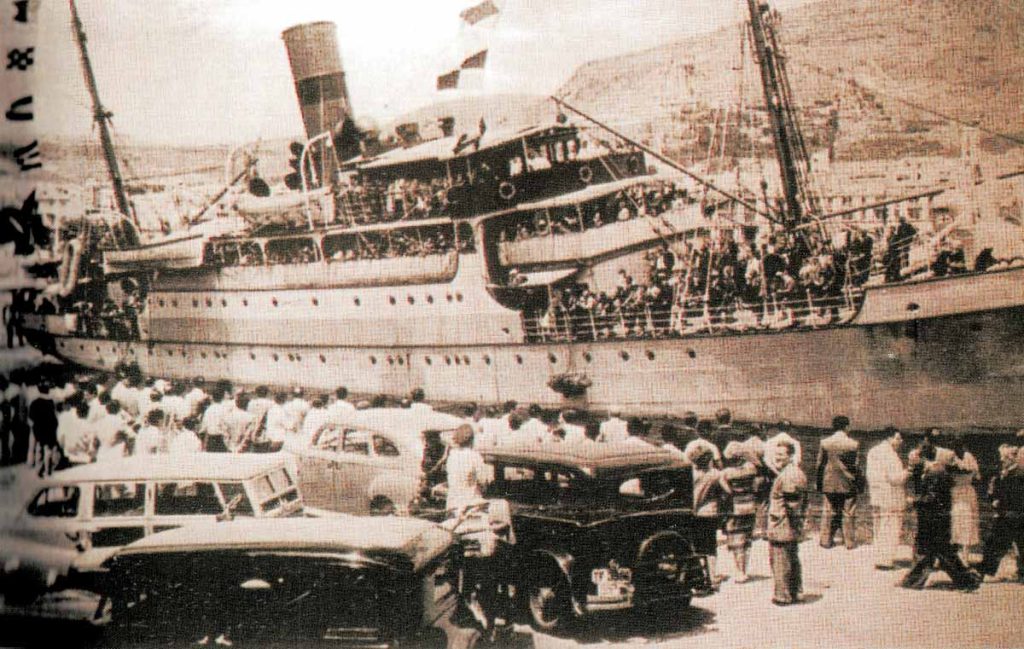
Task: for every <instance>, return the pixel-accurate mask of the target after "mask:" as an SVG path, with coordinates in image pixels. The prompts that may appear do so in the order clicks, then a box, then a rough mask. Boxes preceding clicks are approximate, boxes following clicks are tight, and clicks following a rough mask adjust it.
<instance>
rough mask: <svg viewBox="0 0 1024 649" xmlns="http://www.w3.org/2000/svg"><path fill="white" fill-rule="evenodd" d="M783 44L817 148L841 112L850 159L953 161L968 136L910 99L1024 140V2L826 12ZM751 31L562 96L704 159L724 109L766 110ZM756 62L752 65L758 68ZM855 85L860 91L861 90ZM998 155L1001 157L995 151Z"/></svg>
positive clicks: (677, 47)
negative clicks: (745, 47) (743, 48)
mask: <svg viewBox="0 0 1024 649" xmlns="http://www.w3.org/2000/svg"><path fill="white" fill-rule="evenodd" d="M780 37H781V39H782V41H783V45H784V48H785V50H786V54H787V55H788V58H789V76H790V81H791V84H792V86H793V90H794V94H795V96H796V98H797V102H798V104H799V105H800V107H801V108H802V109H803V110H804V111H805V120H804V121H805V126H806V127H807V130H808V133H809V135H810V139H811V140H812V141H814V142H816V143H819V144H820V143H821V141H822V140H824V139H825V137H826V124H827V122H828V120H829V118H830V116H831V113H832V111H833V109H835V110H836V111H837V117H838V120H839V132H838V141H837V154H838V155H839V156H840V157H841V158H843V157H845V158H879V157H881V158H886V157H889V158H891V157H899V156H902V155H908V154H927V153H931V154H944V153H945V154H953V153H956V151H957V150H958V131H957V129H956V128H951V127H948V126H946V124H945V122H944V121H943V120H941V119H938V118H936V117H934V116H932V115H928V114H925V113H922V112H921V111H917V110H913V109H910V108H907V107H905V106H904V105H901V104H900V103H899V102H897V101H894V100H893V97H898V98H900V99H904V100H907V101H911V102H914V103H916V104H921V105H926V106H928V107H930V108H932V109H934V110H936V111H938V112H940V113H944V114H946V115H953V116H956V117H958V118H960V119H963V120H979V121H980V122H981V124H982V126H985V127H988V128H991V129H993V130H996V131H1000V132H1010V133H1021V132H1024V111H1022V109H1021V106H1022V103H1024V3H1021V2H1019V0H972V1H971V2H962V0H887V1H886V2H881V3H880V2H875V1H874V0H849V1H844V2H830V1H826V2H818V3H813V4H810V5H805V6H803V7H801V8H798V9H794V10H792V11H789V12H787V13H785V14H784V15H783V16H782V22H781V27H780ZM740 43H741V38H740V31H739V29H738V28H737V27H731V28H727V29H723V30H719V31H717V32H713V33H711V34H706V35H702V36H699V37H695V38H691V39H687V40H684V41H680V42H676V43H672V44H669V45H665V46H661V47H657V48H653V49H649V50H645V51H641V52H637V53H634V54H630V55H626V56H620V57H615V58H611V59H605V60H599V61H594V62H591V63H589V64H586V65H584V66H581V67H580V68H579V69H578V70H577V72H576V73H575V75H574V76H573V77H572V78H571V79H570V80H569V81H568V82H567V83H566V84H565V85H564V86H563V88H562V89H561V91H560V93H561V94H562V95H563V96H565V97H566V99H568V100H569V101H570V102H573V103H575V104H578V105H579V106H580V107H581V108H585V109H587V110H588V111H591V112H592V113H593V114H596V115H600V116H602V117H604V118H607V119H609V120H610V121H612V122H614V123H616V124H618V125H620V126H622V127H624V128H626V129H628V131H629V132H631V133H633V134H636V135H638V136H640V137H642V138H643V139H645V140H646V141H648V143H651V144H655V145H657V146H662V147H665V148H667V149H670V150H671V149H677V150H679V151H678V152H679V153H680V154H681V155H683V156H684V157H687V156H700V155H701V154H700V153H699V151H701V150H702V149H703V148H704V147H705V146H706V139H707V134H706V133H702V130H704V131H706V130H707V126H708V125H709V124H711V123H713V121H714V120H716V119H720V118H721V115H720V112H716V111H715V110H714V109H715V108H720V107H726V106H735V105H736V103H737V98H738V97H739V95H740V88H741V87H743V88H744V89H745V92H744V95H745V99H744V103H745V105H747V106H751V105H759V104H760V103H761V101H762V100H761V97H760V87H759V78H758V76H757V70H756V68H755V67H754V66H753V64H751V63H750V62H749V61H748V62H747V63H746V65H745V66H743V67H744V69H745V74H742V73H741V72H739V71H738V70H737V69H738V68H739V67H740ZM748 58H749V57H748ZM850 77H852V78H854V79H856V80H857V81H858V82H859V84H860V85H859V86H857V85H854V84H851V83H849V82H848V79H849V78H850ZM983 143H987V144H988V145H989V147H990V148H997V147H996V146H995V144H996V143H995V142H994V141H992V140H989V141H988V142H983Z"/></svg>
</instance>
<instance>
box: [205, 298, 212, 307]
mask: <svg viewBox="0 0 1024 649" xmlns="http://www.w3.org/2000/svg"><path fill="white" fill-rule="evenodd" d="M206 306H208V307H212V306H213V300H211V299H210V298H206Z"/></svg>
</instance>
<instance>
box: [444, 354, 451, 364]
mask: <svg viewBox="0 0 1024 649" xmlns="http://www.w3.org/2000/svg"><path fill="white" fill-rule="evenodd" d="M444 364H445V365H451V364H452V357H451V356H445V357H444Z"/></svg>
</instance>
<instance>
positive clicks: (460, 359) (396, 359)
mask: <svg viewBox="0 0 1024 649" xmlns="http://www.w3.org/2000/svg"><path fill="white" fill-rule="evenodd" d="M60 346H61V347H64V346H65V345H64V341H61V343H60ZM78 349H79V351H85V345H84V344H80V345H79V346H78ZM96 351H97V352H100V351H101V350H100V346H99V345H96ZM129 352H130V353H131V354H132V355H133V356H134V355H135V350H134V349H129ZM110 353H111V354H115V353H117V349H116V348H115V347H111V348H110ZM149 355H150V356H152V355H153V350H152V349H150V350H149ZM167 355H168V356H174V350H167ZM644 355H645V356H646V357H647V360H649V361H653V360H655V359H656V358H657V356H656V355H655V353H654V352H653V351H651V350H647V351H646V352H645V353H644ZM686 355H687V356H689V357H690V358H697V352H696V351H694V350H693V349H687V350H686ZM181 356H182V358H184V357H185V356H186V353H185V351H184V350H182V351H181ZM199 356H200V357H201V358H204V359H205V358H207V353H206V352H200V353H199ZM213 357H214V358H218V359H219V358H223V359H227V357H228V356H227V354H226V353H224V354H222V353H220V352H216V351H215V352H213ZM249 358H250V359H251V360H256V354H255V353H254V352H251V353H250V354H249ZM287 358H288V360H289V361H292V362H297V363H301V362H302V355H301V354H288V355H287ZM619 358H621V359H622V360H623V361H628V360H629V359H630V355H629V352H627V351H625V350H622V351H620V352H619ZM271 359H273V360H274V362H277V361H279V360H280V359H281V356H280V354H277V353H273V354H271ZM515 359H516V364H518V365H522V364H523V357H522V355H520V354H516V355H515ZM423 360H424V362H425V363H426V364H427V365H433V364H434V361H433V359H432V358H431V357H430V356H424V357H423ZM482 360H483V362H484V364H485V365H490V364H491V357H490V356H489V355H487V354H484V355H483V356H482ZM583 360H585V361H586V362H587V363H592V362H593V361H594V357H593V355H592V354H591V353H590V352H584V354H583ZM377 361H378V359H377V357H376V356H370V364H371V365H376V364H377ZM548 361H549V362H550V363H551V364H552V365H554V364H556V363H557V362H558V357H557V356H555V355H554V354H548ZM320 362H321V363H326V362H327V357H326V356H324V355H323V354H320ZM385 362H387V364H388V365H395V364H398V365H405V358H404V357H403V356H387V357H386V358H385ZM444 362H445V365H452V364H454V365H471V364H472V361H471V360H470V358H469V356H445V357H444Z"/></svg>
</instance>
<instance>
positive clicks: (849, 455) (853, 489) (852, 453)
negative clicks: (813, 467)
mask: <svg viewBox="0 0 1024 649" xmlns="http://www.w3.org/2000/svg"><path fill="white" fill-rule="evenodd" d="M849 427H850V420H849V419H848V418H846V417H843V416H838V417H835V418H834V419H833V420H832V430H834V431H835V432H834V433H832V434H831V435H829V436H828V437H826V438H825V439H823V440H821V445H820V446H819V448H818V466H817V472H816V476H817V478H816V484H817V488H818V491H820V492H821V493H822V494H824V495H825V499H824V508H823V511H822V515H821V516H822V518H821V540H820V542H821V547H823V548H826V549H828V548H831V547H832V545H833V543H834V539H835V535H836V532H838V531H840V530H842V533H843V541H844V543H845V544H846V548H847V549H848V550H852V549H854V548H855V547H856V545H857V541H856V538H855V533H856V528H855V523H856V517H857V492H858V490H859V485H860V467H859V466H858V459H857V450H858V443H857V442H856V440H854V439H853V438H851V437H850V435H849V434H848V433H847V432H846V431H847V429H848V428H849Z"/></svg>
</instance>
